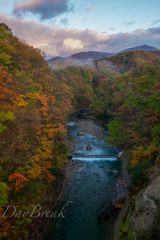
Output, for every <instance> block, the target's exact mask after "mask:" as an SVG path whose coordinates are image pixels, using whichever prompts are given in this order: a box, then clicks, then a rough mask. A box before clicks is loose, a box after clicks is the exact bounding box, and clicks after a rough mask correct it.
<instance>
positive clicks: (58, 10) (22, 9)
mask: <svg viewBox="0 0 160 240" xmlns="http://www.w3.org/2000/svg"><path fill="white" fill-rule="evenodd" d="M73 11H74V5H73V4H71V5H69V4H68V0H45V1H44V0H23V1H22V2H20V3H19V1H18V0H16V1H15V3H14V8H13V14H14V15H15V16H17V17H19V18H20V17H23V15H24V14H26V13H31V14H33V15H36V16H38V17H39V18H40V19H41V20H46V19H50V18H54V17H57V16H59V15H61V14H62V13H64V12H73Z"/></svg>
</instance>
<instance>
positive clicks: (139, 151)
mask: <svg viewBox="0 0 160 240" xmlns="http://www.w3.org/2000/svg"><path fill="white" fill-rule="evenodd" d="M158 152H159V149H158V148H157V147H156V146H155V145H150V146H149V147H148V148H147V149H145V148H144V147H143V146H139V147H137V148H136V149H135V150H134V151H133V159H132V161H131V164H132V166H133V167H134V166H136V165H138V164H140V163H141V162H143V161H144V160H147V161H149V162H152V161H155V160H156V156H157V154H158Z"/></svg>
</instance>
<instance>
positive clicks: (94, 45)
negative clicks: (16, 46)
mask: <svg viewBox="0 0 160 240" xmlns="http://www.w3.org/2000/svg"><path fill="white" fill-rule="evenodd" d="M0 22H2V23H6V24H7V25H8V26H9V27H10V28H11V29H12V32H13V34H14V35H16V36H17V37H19V38H21V39H25V41H26V42H27V43H28V44H30V45H32V46H34V47H36V48H40V49H42V50H43V51H45V52H46V55H47V56H69V55H71V54H73V53H77V52H87V51H100V52H109V53H111V52H112V53H117V52H120V51H121V50H123V49H126V48H130V47H134V46H140V45H144V44H148V45H151V46H154V47H157V48H160V44H159V43H160V28H149V29H137V30H136V31H134V32H132V33H116V34H115V33H114V34H107V33H102V32H98V31H93V30H90V29H86V30H78V29H66V28H64V27H60V26H57V25H55V24H54V25H52V26H51V25H47V24H45V23H41V22H38V21H31V20H30V21H29V20H23V19H18V18H16V17H7V16H5V15H3V14H0Z"/></svg>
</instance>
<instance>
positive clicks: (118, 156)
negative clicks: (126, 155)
mask: <svg viewBox="0 0 160 240" xmlns="http://www.w3.org/2000/svg"><path fill="white" fill-rule="evenodd" d="M122 155H123V151H122V152H120V153H118V154H117V155H116V158H118V159H120V157H121V156H122Z"/></svg>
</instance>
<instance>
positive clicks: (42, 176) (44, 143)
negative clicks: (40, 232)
mask: <svg viewBox="0 0 160 240" xmlns="http://www.w3.org/2000/svg"><path fill="white" fill-rule="evenodd" d="M44 58H45V54H44V53H43V52H41V51H40V50H39V49H35V48H33V47H31V46H29V45H28V44H26V43H25V41H24V40H20V39H18V38H17V37H15V36H13V34H12V32H11V29H9V27H8V26H7V25H5V24H0V102H1V105H0V149H1V151H0V211H1V215H3V213H4V210H5V206H6V205H12V206H15V207H16V209H17V211H23V212H27V211H30V209H32V206H33V205H40V204H42V203H43V202H44V200H45V198H46V195H47V193H48V191H50V190H51V189H52V182H53V181H55V179H56V177H59V176H62V177H63V176H64V169H63V167H64V163H65V162H66V161H67V159H68V154H67V150H66V143H65V139H66V128H65V124H66V122H67V120H68V117H69V115H70V113H71V112H73V111H76V110H80V109H90V110H92V111H93V116H94V117H95V118H97V119H100V120H101V121H103V122H107V123H108V128H109V135H110V136H109V138H108V141H109V143H111V144H113V145H116V146H119V147H121V148H122V149H123V150H125V151H127V152H128V157H129V161H128V164H127V170H128V172H129V173H130V174H131V184H130V186H129V190H130V195H131V198H132V197H133V202H132V203H133V205H134V198H135V196H136V194H137V193H138V192H139V191H140V189H142V188H143V187H144V186H146V184H147V182H148V181H149V175H150V173H151V172H152V171H153V169H155V168H158V166H159V165H160V52H157V51H155V52H144V51H137V52H129V53H121V54H118V55H116V56H113V57H109V58H102V59H100V60H96V61H95V68H93V67H89V66H86V67H74V66H70V67H67V68H64V69H61V70H58V71H52V70H51V69H50V67H49V65H48V63H47V62H46V61H45V60H44ZM53 193H54V189H53ZM133 209H134V207H133V208H132V210H133ZM12 212H13V209H12V211H11V210H9V211H8V215H9V216H10V215H11V213H12ZM127 217H128V215H127V216H126V219H128V218H127ZM126 219H125V220H124V226H125V221H126ZM127 221H128V220H127ZM21 222H22V219H21V218H17V217H15V215H14V216H12V217H10V218H7V215H6V217H1V218H0V238H1V239H4V240H6V239H7V240H9V239H12V240H14V239H15V240H17V239H19V240H20V239H23V238H25V237H27V236H28V232H29V229H31V228H32V229H34V231H35V232H36V229H35V225H34V224H33V223H34V219H33V218H31V217H25V218H24V220H23V222H22V223H21ZM19 224H20V228H18V229H17V228H12V226H18V225H19ZM127 227H128V230H127V231H128V232H123V231H122V232H121V235H120V238H119V239H133V238H129V236H130V235H127V234H131V232H130V225H128V226H127ZM124 228H125V227H124ZM122 230H123V228H122ZM158 231H159V228H158V229H156V230H155V232H154V234H155V236H158ZM152 234H153V231H150V232H149V233H148V238H146V239H151V238H149V237H150V236H152ZM156 234H157V235H156ZM127 237H128V238H127ZM141 239H143V236H142V238H141Z"/></svg>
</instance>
